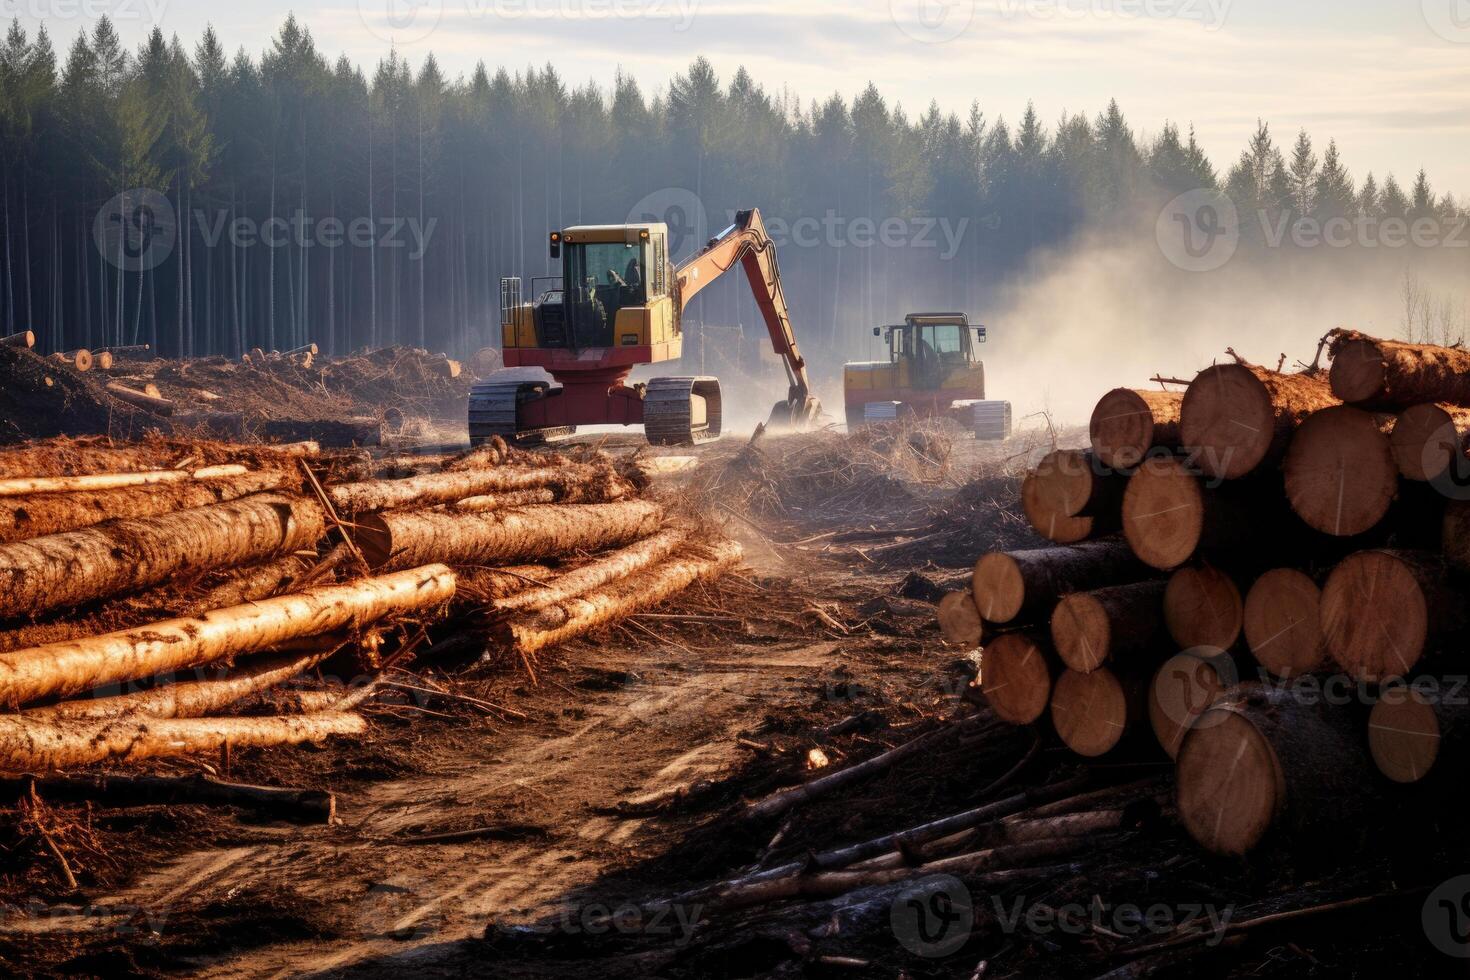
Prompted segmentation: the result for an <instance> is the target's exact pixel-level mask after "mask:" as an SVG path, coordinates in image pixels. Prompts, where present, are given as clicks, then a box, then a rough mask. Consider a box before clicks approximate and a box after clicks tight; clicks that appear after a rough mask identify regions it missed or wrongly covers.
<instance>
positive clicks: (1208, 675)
mask: <svg viewBox="0 0 1470 980" xmlns="http://www.w3.org/2000/svg"><path fill="white" fill-rule="evenodd" d="M1241 679H1242V678H1241V661H1240V660H1239V659H1238V658H1237V657H1235V656H1234V655H1232V654H1228V653H1220V652H1218V651H1211V650H1209V649H1207V648H1205V649H1194V650H1186V651H1184V652H1183V653H1180V654H1176V655H1175V656H1173V657H1171V658H1169V660H1168V661H1166V662H1165V663H1164V665H1163V666H1162V667H1160V668H1159V670H1158V673H1156V674H1154V676H1153V681H1152V683H1150V684H1149V689H1148V720H1149V723H1150V724H1151V725H1152V726H1153V730H1154V735H1155V737H1157V738H1158V740H1159V744H1160V745H1161V746H1163V748H1164V751H1165V752H1167V753H1168V754H1169V758H1171V759H1173V758H1176V757H1178V755H1179V746H1180V745H1181V744H1182V743H1183V742H1184V736H1185V735H1187V734H1189V730H1190V728H1192V727H1193V726H1194V722H1195V719H1197V718H1198V717H1199V716H1200V715H1202V714H1204V713H1205V712H1206V711H1207V710H1209V708H1210V706H1211V705H1213V704H1214V703H1215V702H1216V701H1218V700H1219V699H1220V698H1221V697H1222V696H1223V695H1224V694H1225V692H1226V691H1228V690H1230V689H1231V688H1232V687H1234V686H1235V685H1236V684H1237V683H1239V682H1240V681H1241Z"/></svg>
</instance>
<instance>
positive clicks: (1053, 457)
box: [1027, 449, 1128, 524]
mask: <svg viewBox="0 0 1470 980" xmlns="http://www.w3.org/2000/svg"><path fill="white" fill-rule="evenodd" d="M1127 482H1128V480H1127V477H1125V476H1123V475H1122V474H1120V473H1114V472H1112V471H1111V470H1109V469H1107V468H1106V467H1104V466H1103V465H1102V464H1101V463H1099V462H1098V461H1097V459H1096V458H1095V457H1094V456H1093V455H1092V454H1091V453H1085V452H1082V451H1081V450H1075V449H1059V450H1057V451H1056V452H1053V453H1049V454H1048V455H1047V456H1045V457H1044V458H1043V459H1042V460H1041V462H1040V463H1039V464H1037V467H1036V471H1035V473H1034V474H1032V476H1030V477H1028V479H1027V483H1028V484H1029V486H1030V492H1031V495H1032V496H1033V498H1034V500H1033V503H1032V509H1034V510H1035V511H1036V512H1037V513H1043V512H1044V513H1048V514H1054V515H1056V516H1057V517H1058V518H1070V517H1096V518H1101V519H1102V520H1103V521H1104V522H1107V521H1108V520H1109V519H1111V520H1112V523H1113V524H1116V517H1117V514H1118V509H1119V507H1120V506H1121V505H1122V501H1123V489H1124V487H1125V486H1127Z"/></svg>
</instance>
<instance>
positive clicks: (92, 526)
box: [0, 392, 979, 771]
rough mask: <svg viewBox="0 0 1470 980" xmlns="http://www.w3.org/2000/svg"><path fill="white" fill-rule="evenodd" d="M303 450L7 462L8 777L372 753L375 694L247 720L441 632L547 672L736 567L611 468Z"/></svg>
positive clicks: (4, 751)
mask: <svg viewBox="0 0 1470 980" xmlns="http://www.w3.org/2000/svg"><path fill="white" fill-rule="evenodd" d="M141 394H142V395H143V396H144V397H153V396H151V395H149V394H148V393H147V392H142V393H141ZM288 448H289V449H290V451H288V452H276V451H272V450H270V449H268V448H265V447H260V448H247V447H222V446H220V445H218V444H213V443H188V444H171V448H170V449H169V458H172V459H183V460H184V462H181V463H179V464H177V467H176V468H174V469H161V468H156V467H157V466H158V462H159V459H158V457H159V455H160V454H159V453H157V452H153V451H150V450H143V449H139V450H137V451H127V452H125V451H122V450H109V451H108V452H106V453H91V454H90V455H89V454H88V453H81V454H76V455H75V457H74V458H68V459H61V458H58V459H51V460H48V458H47V456H46V454H45V451H44V448H43V447H35V448H34V449H27V450H25V451H22V452H19V453H15V454H12V458H11V459H10V460H9V462H10V463H13V464H14V465H10V466H7V468H6V470H5V471H4V472H5V478H4V479H3V480H0V594H3V595H4V596H5V599H6V600H7V601H6V602H5V605H4V608H3V609H0V705H3V706H4V707H5V709H6V710H7V711H10V712H11V714H10V715H9V716H7V717H6V719H5V720H4V724H3V725H0V771H9V770H15V771H24V770H28V769H34V770H40V769H51V768H55V767H70V766H77V765H86V764H91V763H95V762H101V761H107V760H112V761H126V762H130V761H135V760H140V759H146V758H152V757H156V756H160V755H181V754H194V753H200V752H208V751H214V750H218V749H220V748H221V747H226V746H235V747H243V746H250V745H284V744H296V743H298V742H302V741H315V740H319V739H321V738H325V737H328V736H333V737H342V736H352V735H355V734H360V733H361V732H363V731H364V730H365V726H366V724H367V721H366V718H365V716H364V715H363V714H361V712H360V711H359V710H358V707H359V706H360V705H361V703H363V702H364V701H365V699H367V698H369V697H370V696H371V695H372V685H371V684H369V685H368V686H367V687H364V688H362V689H361V691H360V693H358V694H355V695H352V696H350V697H347V696H341V695H330V694H329V692H326V691H316V690H309V689H308V690H303V691H300V692H299V695H298V696H297V697H295V698H294V700H292V701H291V703H290V704H289V705H287V707H288V709H289V710H290V711H291V712H293V713H289V714H284V715H281V714H277V715H271V716H267V715H258V714H255V713H253V712H252V713H251V714H249V715H239V714H236V713H235V712H237V711H239V710H241V709H242V708H244V707H250V706H252V705H253V706H254V707H255V708H256V709H257V710H258V706H259V704H260V703H272V702H270V701H269V700H268V698H269V696H270V695H271V694H272V693H273V692H275V690H276V689H278V688H281V687H282V686H283V685H286V684H288V683H293V682H294V681H296V680H297V679H298V678H301V677H303V675H307V674H309V673H311V672H312V671H314V670H316V669H318V668H320V667H322V666H323V665H325V664H327V663H328V661H329V660H330V661H331V662H332V663H340V662H344V661H351V660H352V659H354V658H355V660H356V665H357V666H356V669H357V670H359V671H366V672H367V676H368V677H371V676H372V675H373V673H374V672H375V671H376V670H377V669H378V668H379V666H380V665H381V664H382V663H383V662H384V658H383V656H382V651H380V649H379V647H380V646H382V645H383V644H384V642H385V637H386V638H387V640H386V642H387V643H388V644H389V645H388V646H387V650H388V651H392V650H394V649H395V647H394V646H393V644H400V646H398V647H397V649H399V651H400V653H410V652H411V650H412V646H411V645H410V646H408V647H403V646H401V644H402V643H403V641H404V640H406V639H407V638H408V636H409V635H410V632H409V631H407V630H404V629H397V628H395V627H397V626H398V625H399V624H403V625H407V624H409V623H412V624H414V625H415V626H416V627H419V626H422V627H423V628H425V629H427V628H428V627H431V626H439V625H442V626H443V627H447V628H448V629H450V630H456V631H458V632H459V633H460V634H462V635H463V636H464V637H468V638H472V639H473V640H474V641H475V642H477V643H479V644H480V646H481V648H482V649H483V648H484V646H485V644H486V643H489V644H492V645H498V646H499V647H501V648H503V649H504V650H505V651H508V652H514V653H518V654H519V655H520V657H521V658H522V659H523V660H524V662H525V664H526V665H527V667H529V666H530V664H531V662H532V660H533V659H534V657H535V655H536V654H537V653H538V652H539V651H544V650H545V649H547V648H548V647H551V646H553V645H556V644H560V643H564V642H566V641H567V640H570V639H572V638H574V637H578V636H582V635H584V634H586V633H588V632H591V631H593V630H596V629H599V628H601V627H605V626H607V625H609V624H612V623H615V622H618V621H620V620H623V619H625V618H627V617H629V616H632V615H635V614H637V613H638V612H640V611H642V610H644V609H647V608H648V607H649V606H652V605H654V604H656V603H659V602H662V601H664V600H666V599H668V598H670V597H672V596H674V595H676V594H678V593H679V592H680V591H682V590H684V589H686V588H689V587H690V586H693V585H696V584H697V583H700V582H707V581H711V580H713V579H715V578H717V577H719V576H720V575H721V574H723V573H724V572H725V571H727V570H728V569H729V568H730V567H731V566H732V565H734V564H735V563H737V562H738V561H739V559H740V556H741V550H740V547H739V545H737V544H735V543H734V542H731V541H726V540H722V539H720V538H718V537H715V538H713V539H712V538H710V536H709V535H707V534H697V533H695V531H696V529H695V527H694V526H693V525H691V524H689V523H687V522H685V521H682V520H676V519H675V518H672V517H671V516H670V515H669V514H667V513H666V511H665V509H664V507H663V506H661V505H660V504H658V503H655V502H654V501H652V500H648V499H644V498H643V495H642V490H641V489H640V488H641V487H646V485H647V481H646V480H641V479H640V478H638V477H637V475H636V474H631V471H628V473H629V475H625V470H623V469H620V468H619V467H617V466H615V465H614V464H613V461H612V460H611V458H610V457H606V456H603V455H600V454H595V453H593V454H585V455H584V456H582V457H580V458H569V457H567V456H560V455H546V456H534V457H533V456H531V455H530V454H526V453H520V452H512V451H510V450H508V449H507V448H506V447H505V446H504V445H498V446H491V447H488V451H487V450H481V451H478V452H474V453H468V454H460V455H458V456H440V457H438V458H436V459H435V460H434V461H432V462H431V463H428V464H426V465H425V466H424V467H423V468H422V469H421V470H419V471H417V472H415V475H413V476H410V477H407V478H404V479H396V480H394V479H370V480H366V481H361V482H351V483H343V482H337V481H336V480H334V479H332V478H331V477H332V475H333V474H335V473H339V472H341V473H345V474H355V475H358V476H361V475H363V474H364V472H366V473H371V472H373V467H372V466H371V465H368V466H366V467H364V466H361V465H352V466H348V467H345V468H340V467H339V468H333V467H327V468H325V469H322V470H321V471H320V472H318V471H317V470H315V469H312V468H309V467H311V465H312V464H311V463H309V462H308V457H310V456H312V455H314V454H315V452H316V450H315V448H314V447H306V446H298V447H288ZM89 452H90V451H89ZM221 458H224V459H237V460H242V461H243V462H229V463H216V462H214V461H215V460H219V459H221ZM201 461H202V462H208V463H210V464H212V465H207V466H205V465H201ZM150 463H151V465H152V466H153V467H155V468H150ZM165 465H167V464H165ZM97 466H114V467H115V469H113V470H111V471H105V472H103V471H97V470H96V469H95V467H97ZM526 562H533V563H535V564H524V563H526ZM451 566H454V567H451ZM461 571H462V572H464V573H465V578H466V580H467V584H466V588H465V589H464V590H463V592H462V593H461V592H460V589H459V574H458V573H459V572H461ZM364 572H367V573H368V574H367V575H366V576H364V575H363V573H364ZM965 599H966V602H970V600H969V599H968V595H966V597H965ZM971 606H972V608H973V603H971ZM974 622H975V625H976V626H977V627H978V624H979V617H978V614H977V615H976V616H975V617H974ZM976 640H977V641H978V636H977V637H976ZM440 645H442V644H435V648H437V647H438V646H440ZM308 686H310V685H308ZM319 695H320V696H319ZM273 703H274V705H275V706H274V708H273V709H272V710H275V711H280V710H282V707H281V706H282V702H281V701H280V700H279V699H276V700H275V701H274V702H273Z"/></svg>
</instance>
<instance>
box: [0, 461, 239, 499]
mask: <svg viewBox="0 0 1470 980" xmlns="http://www.w3.org/2000/svg"><path fill="white" fill-rule="evenodd" d="M248 472H249V470H247V469H246V468H245V467H244V466H241V465H239V464H235V463H232V464H226V465H223V466H206V467H204V468H202V469H197V470H148V471H144V472H138V473H91V474H84V475H81V476H37V477H17V478H13V479H8V480H0V497H29V496H32V495H34V494H44V493H84V492H96V491H100V490H121V489H126V488H128V487H143V486H158V485H162V484H174V483H198V482H204V481H208V480H224V479H228V478H229V477H236V476H244V475H246V474H247V473H248Z"/></svg>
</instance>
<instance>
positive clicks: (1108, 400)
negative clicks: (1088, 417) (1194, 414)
mask: <svg viewBox="0 0 1470 980" xmlns="http://www.w3.org/2000/svg"><path fill="white" fill-rule="evenodd" d="M1183 402H1184V394H1183V393H1182V392H1177V391H1139V390H1134V389H1132V388H1114V389H1113V390H1112V391H1110V392H1108V393H1107V394H1106V395H1103V396H1102V399H1101V400H1100V401H1098V403H1097V407H1096V408H1095V409H1093V412H1092V422H1091V424H1090V425H1089V427H1088V428H1089V432H1090V434H1091V436H1092V452H1093V454H1094V455H1095V456H1096V457H1097V458H1098V460H1099V461H1101V462H1102V464H1103V465H1104V466H1111V467H1113V468H1114V469H1120V470H1121V469H1132V468H1133V467H1135V466H1137V465H1138V464H1139V463H1141V462H1143V458H1144V456H1146V455H1147V454H1148V451H1149V450H1150V449H1152V448H1154V447H1155V446H1158V447H1161V448H1164V449H1169V450H1174V449H1178V448H1179V411H1180V407H1181V406H1182V405H1183Z"/></svg>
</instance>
